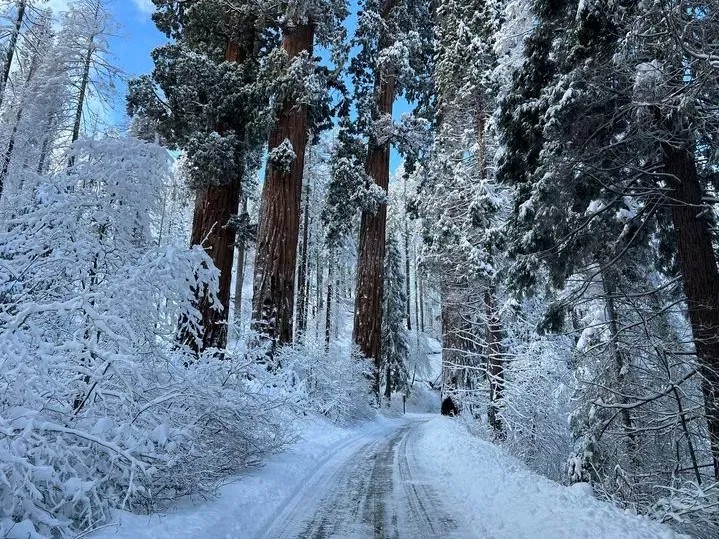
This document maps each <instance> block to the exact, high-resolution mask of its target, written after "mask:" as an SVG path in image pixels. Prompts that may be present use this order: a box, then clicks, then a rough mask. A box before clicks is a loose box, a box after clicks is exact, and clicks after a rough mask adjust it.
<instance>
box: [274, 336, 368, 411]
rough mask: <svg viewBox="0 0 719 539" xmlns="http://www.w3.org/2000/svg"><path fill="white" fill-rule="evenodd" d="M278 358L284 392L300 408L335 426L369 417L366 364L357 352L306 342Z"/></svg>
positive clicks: (288, 347)
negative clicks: (282, 376)
mask: <svg viewBox="0 0 719 539" xmlns="http://www.w3.org/2000/svg"><path fill="white" fill-rule="evenodd" d="M278 357H279V361H280V364H281V365H282V369H283V373H284V376H285V377H286V378H285V383H286V385H287V387H288V390H289V391H290V392H292V393H294V398H295V402H296V403H297V404H298V406H300V407H301V408H302V409H305V410H309V411H312V412H315V413H317V414H321V415H323V416H325V417H328V418H330V419H331V420H332V421H335V422H337V423H348V422H351V421H353V420H357V419H363V418H367V417H369V416H370V415H371V414H372V408H371V406H370V401H371V400H372V397H371V391H370V380H369V373H368V366H369V363H368V361H367V360H366V359H363V358H362V357H361V356H360V355H359V354H358V353H355V352H349V351H348V350H338V349H335V348H333V349H331V350H329V351H327V350H326V349H325V347H324V343H323V342H307V343H305V344H301V345H296V346H294V347H290V346H287V347H284V348H282V349H281V350H280V352H279V354H278Z"/></svg>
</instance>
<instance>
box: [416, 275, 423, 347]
mask: <svg viewBox="0 0 719 539" xmlns="http://www.w3.org/2000/svg"><path fill="white" fill-rule="evenodd" d="M415 278H416V275H415ZM419 330H420V331H421V332H422V333H424V279H422V276H421V275H420V277H419Z"/></svg>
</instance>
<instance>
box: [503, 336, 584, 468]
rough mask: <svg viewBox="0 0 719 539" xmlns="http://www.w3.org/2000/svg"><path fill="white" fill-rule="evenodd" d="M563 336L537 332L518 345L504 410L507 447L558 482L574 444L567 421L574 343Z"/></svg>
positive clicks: (511, 367)
mask: <svg viewBox="0 0 719 539" xmlns="http://www.w3.org/2000/svg"><path fill="white" fill-rule="evenodd" d="M564 340H566V339H562V338H551V337H549V338H547V337H538V336H537V337H536V338H535V339H533V340H529V341H527V342H522V343H518V344H517V345H516V347H514V348H513V350H512V360H511V362H510V364H509V367H508V368H507V370H506V371H505V372H506V373H507V380H506V390H505V392H504V399H503V404H504V407H503V409H502V411H501V415H502V419H503V421H504V423H505V425H506V427H507V433H506V440H505V441H504V445H505V447H507V449H509V450H510V451H511V452H512V454H514V455H516V456H517V457H519V458H520V459H521V460H523V461H524V462H525V463H527V465H528V466H529V467H530V468H532V469H533V470H534V471H536V472H539V473H541V474H543V475H546V476H547V477H549V478H551V479H554V480H555V481H559V480H562V479H564V458H563V457H564V455H567V453H568V452H569V450H570V449H571V443H572V440H571V433H570V430H569V425H568V423H567V417H568V416H569V409H570V395H571V387H569V385H568V382H569V381H570V380H571V376H570V371H569V368H568V365H567V356H568V355H569V354H568V351H569V349H570V348H569V346H568V344H567V343H565V342H563V341H564ZM563 352H564V353H563Z"/></svg>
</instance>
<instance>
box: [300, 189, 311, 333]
mask: <svg viewBox="0 0 719 539" xmlns="http://www.w3.org/2000/svg"><path fill="white" fill-rule="evenodd" d="M302 211H303V212H304V215H303V223H302V245H301V246H300V267H299V271H298V272H297V273H298V275H297V283H298V292H299V298H298V302H299V303H298V305H297V335H299V336H300V338H302V336H303V335H304V333H305V332H306V331H307V299H308V298H307V294H308V293H309V275H308V273H309V271H308V269H309V257H308V253H307V249H308V248H309V238H310V184H309V182H307V185H306V186H305V204H304V209H303V210H302Z"/></svg>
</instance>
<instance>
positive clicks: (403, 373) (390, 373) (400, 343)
mask: <svg viewBox="0 0 719 539" xmlns="http://www.w3.org/2000/svg"><path fill="white" fill-rule="evenodd" d="M384 278H385V286H384V305H383V311H384V312H383V313H382V363H381V368H380V371H381V374H382V377H383V379H384V397H385V399H386V401H387V402H389V401H390V399H391V398H392V393H393V392H405V393H406V392H407V391H408V389H409V371H408V368H407V365H408V360H409V346H408V342H407V329H406V325H405V317H406V311H405V305H406V303H407V298H406V297H405V282H404V272H403V271H402V253H401V251H400V248H399V241H398V239H397V236H396V234H395V233H393V231H392V230H390V233H389V237H388V239H387V256H386V258H385V272H384Z"/></svg>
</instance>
